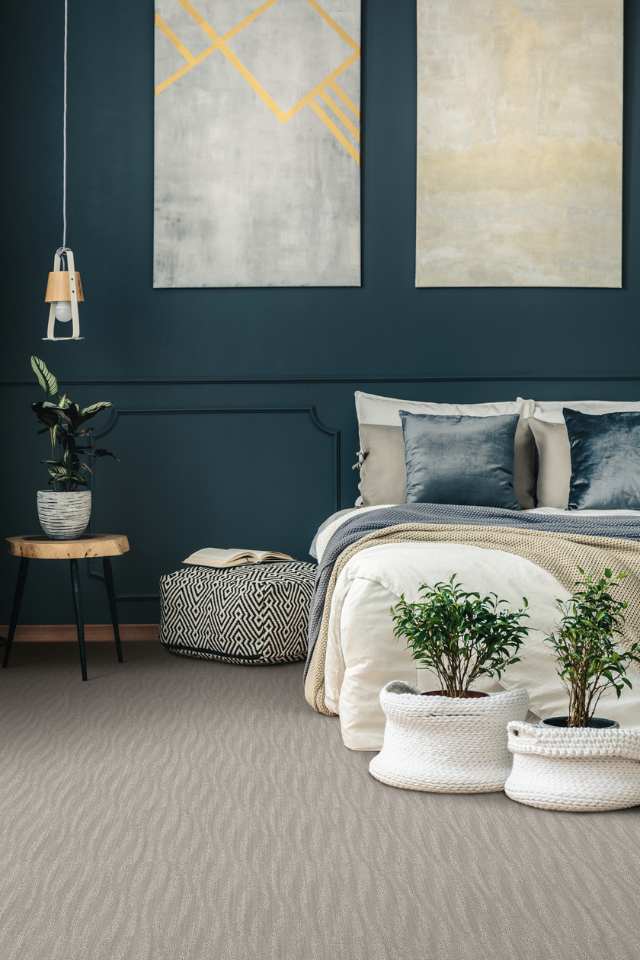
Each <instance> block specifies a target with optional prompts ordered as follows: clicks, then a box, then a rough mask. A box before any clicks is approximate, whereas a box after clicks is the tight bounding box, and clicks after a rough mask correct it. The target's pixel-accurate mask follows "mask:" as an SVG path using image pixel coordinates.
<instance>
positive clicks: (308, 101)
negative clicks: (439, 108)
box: [154, 0, 360, 287]
mask: <svg viewBox="0 0 640 960" xmlns="http://www.w3.org/2000/svg"><path fill="white" fill-rule="evenodd" d="M359 285H360V0H322V2H321V3H320V2H318V0H266V2H264V3H262V4H258V2H257V0H193V2H192V0H157V4H156V16H155V215H154V286H155V287H256V286H260V287H265V286H266V287H269V286H359Z"/></svg>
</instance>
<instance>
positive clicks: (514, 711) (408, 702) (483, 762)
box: [369, 680, 529, 793]
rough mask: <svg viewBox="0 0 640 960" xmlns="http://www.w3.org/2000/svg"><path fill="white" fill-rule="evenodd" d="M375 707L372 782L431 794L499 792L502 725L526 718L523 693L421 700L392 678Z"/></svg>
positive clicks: (504, 757)
mask: <svg viewBox="0 0 640 960" xmlns="http://www.w3.org/2000/svg"><path fill="white" fill-rule="evenodd" d="M380 704H381V706H382V709H383V711H384V714H385V717H386V725H385V730H384V741H383V744H382V750H381V751H380V753H379V754H378V755H377V756H376V757H374V758H373V760H372V761H371V763H370V764H369V772H370V773H371V774H372V776H374V777H375V778H376V780H381V781H382V783H388V784H390V786H392V787H402V788H404V789H405V790H427V791H431V792H434V793H492V792H495V791H498V790H502V789H503V788H504V784H505V780H506V779H507V776H508V775H509V770H510V767H511V757H510V755H509V750H508V748H507V723H508V722H509V721H510V720H521V719H524V717H525V716H526V715H527V707H528V704H529V695H528V693H527V691H526V690H513V691H505V692H504V693H494V694H490V696H488V697H479V698H477V699H476V698H473V699H466V698H464V699H463V698H452V697H439V696H427V697H425V696H421V695H420V694H419V693H418V691H417V690H415V689H414V688H413V687H411V686H409V684H407V683H403V682H402V681H400V680H395V681H393V682H392V683H388V684H387V685H386V687H383V688H382V690H381V691H380Z"/></svg>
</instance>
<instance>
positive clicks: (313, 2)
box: [308, 0, 360, 53]
mask: <svg viewBox="0 0 640 960" xmlns="http://www.w3.org/2000/svg"><path fill="white" fill-rule="evenodd" d="M308 3H309V5H310V6H312V7H313V9H314V10H315V11H316V13H319V14H320V16H321V17H322V19H323V20H324V21H325V23H328V24H329V26H330V27H331V29H332V30H335V32H336V33H337V34H338V36H339V37H342V39H343V40H344V42H345V43H347V44H349V46H350V47H353V49H354V50H357V51H358V53H360V47H359V45H358V44H357V43H356V42H355V40H354V39H353V38H352V37H350V36H349V34H348V33H347V31H346V30H344V29H343V28H342V27H341V26H340V24H339V23H336V21H335V20H334V19H333V17H330V16H329V14H328V13H327V11H326V10H323V8H322V7H321V6H320V4H319V3H318V0H308Z"/></svg>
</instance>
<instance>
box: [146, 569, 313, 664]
mask: <svg viewBox="0 0 640 960" xmlns="http://www.w3.org/2000/svg"><path fill="white" fill-rule="evenodd" d="M315 571H316V568H315V566H314V564H312V563H302V562H300V561H297V560H296V561H293V562H291V563H290V562H286V563H265V564H247V565H245V566H241V567H230V568H228V569H224V570H216V569H214V568H212V567H199V566H189V567H185V568H184V569H182V570H177V571H176V572H175V573H169V574H166V575H165V576H163V577H161V578H160V609H161V615H160V642H161V643H162V645H163V646H164V647H166V648H167V649H168V650H170V651H171V653H179V654H182V655H184V656H190V657H202V658H203V659H206V660H221V661H223V662H224V663H239V664H247V665H251V664H253V665H255V664H263V663H292V662H293V661H295V660H304V658H305V656H306V653H307V630H308V624H309V609H310V606H311V597H312V595H313V587H314V581H315Z"/></svg>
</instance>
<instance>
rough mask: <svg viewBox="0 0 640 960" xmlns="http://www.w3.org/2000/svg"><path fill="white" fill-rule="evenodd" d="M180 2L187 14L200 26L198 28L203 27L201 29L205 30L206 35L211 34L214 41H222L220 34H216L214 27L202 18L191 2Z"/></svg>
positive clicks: (188, 0) (186, 0)
mask: <svg viewBox="0 0 640 960" xmlns="http://www.w3.org/2000/svg"><path fill="white" fill-rule="evenodd" d="M179 2H180V5H181V6H182V7H184V9H185V10H186V11H187V13H188V14H189V16H190V17H193V19H194V20H195V22H196V23H197V24H198V26H199V27H201V28H202V29H203V30H204V32H205V33H208V34H209V36H210V37H211V39H212V40H219V39H220V37H219V36H218V34H217V33H216V31H215V30H214V29H213V27H212V26H211V24H209V23H207V21H206V20H205V18H204V17H203V16H202V14H201V13H199V12H198V11H197V10H196V8H195V7H194V6H193V4H192V3H191V2H190V0H179Z"/></svg>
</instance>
